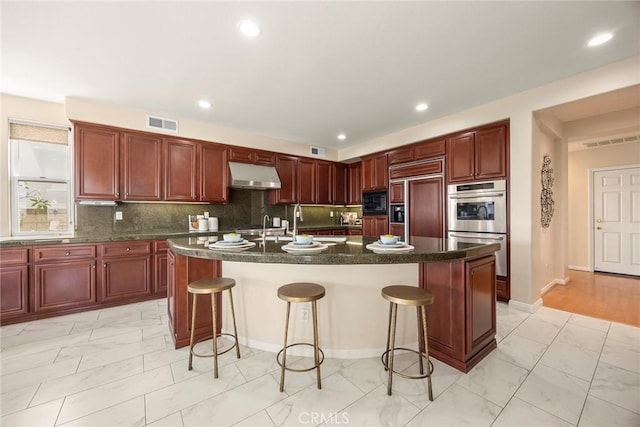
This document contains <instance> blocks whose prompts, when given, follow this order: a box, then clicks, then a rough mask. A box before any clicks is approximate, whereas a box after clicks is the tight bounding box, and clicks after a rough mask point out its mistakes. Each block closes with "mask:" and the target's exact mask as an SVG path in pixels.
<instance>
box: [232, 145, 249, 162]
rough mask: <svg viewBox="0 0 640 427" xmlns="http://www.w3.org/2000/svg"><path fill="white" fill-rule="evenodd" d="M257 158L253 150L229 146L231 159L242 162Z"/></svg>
mask: <svg viewBox="0 0 640 427" xmlns="http://www.w3.org/2000/svg"><path fill="white" fill-rule="evenodd" d="M254 160H255V158H254V154H253V150H251V149H250V148H245V147H229V161H230V162H240V163H253V162H254Z"/></svg>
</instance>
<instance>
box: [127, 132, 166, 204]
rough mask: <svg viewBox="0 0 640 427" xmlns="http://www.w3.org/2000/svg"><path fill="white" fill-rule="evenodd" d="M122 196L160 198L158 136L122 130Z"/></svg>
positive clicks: (146, 198) (160, 152)
mask: <svg viewBox="0 0 640 427" xmlns="http://www.w3.org/2000/svg"><path fill="white" fill-rule="evenodd" d="M122 165H123V170H122V183H123V186H124V188H123V190H124V191H123V193H124V194H123V195H122V199H123V200H152V201H159V200H162V139H161V138H160V137H156V136H153V135H147V134H137V133H132V132H125V133H123V134H122Z"/></svg>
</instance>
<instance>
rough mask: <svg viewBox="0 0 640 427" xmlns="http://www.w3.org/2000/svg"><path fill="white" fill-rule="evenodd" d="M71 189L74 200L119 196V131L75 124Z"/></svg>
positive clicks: (107, 198) (118, 197)
mask: <svg viewBox="0 0 640 427" xmlns="http://www.w3.org/2000/svg"><path fill="white" fill-rule="evenodd" d="M74 135H75V136H74V140H75V142H74V153H75V163H74V168H75V170H74V173H75V177H76V179H75V193H76V199H78V200H119V199H120V132H119V131H118V130H116V129H112V128H109V127H106V126H96V125H88V124H81V123H76V124H75V131H74Z"/></svg>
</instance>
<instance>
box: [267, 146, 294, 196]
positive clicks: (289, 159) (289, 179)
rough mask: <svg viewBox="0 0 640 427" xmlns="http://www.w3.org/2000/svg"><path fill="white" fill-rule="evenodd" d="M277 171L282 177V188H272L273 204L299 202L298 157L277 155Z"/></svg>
mask: <svg viewBox="0 0 640 427" xmlns="http://www.w3.org/2000/svg"><path fill="white" fill-rule="evenodd" d="M276 171H278V176H279V177H280V183H281V188H279V189H278V190H271V192H270V194H269V197H270V200H271V203H272V204H291V203H297V202H298V158H297V157H293V156H286V155H277V156H276Z"/></svg>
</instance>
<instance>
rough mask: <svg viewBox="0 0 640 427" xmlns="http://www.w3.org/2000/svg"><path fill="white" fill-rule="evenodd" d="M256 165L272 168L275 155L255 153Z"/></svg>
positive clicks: (265, 152) (274, 162) (262, 152)
mask: <svg viewBox="0 0 640 427" xmlns="http://www.w3.org/2000/svg"><path fill="white" fill-rule="evenodd" d="M255 156H256V164H258V165H269V166H273V165H275V164H276V155H275V154H274V153H271V152H267V151H256V153H255Z"/></svg>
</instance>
